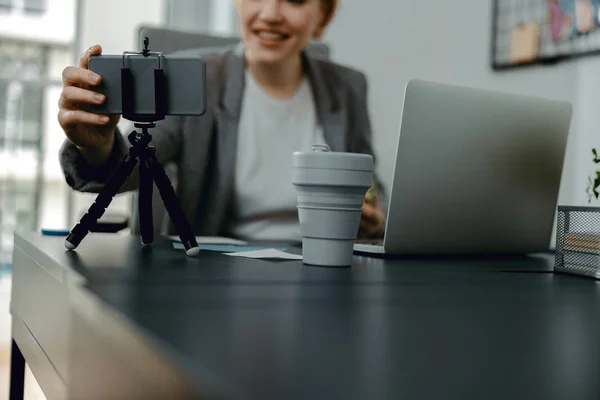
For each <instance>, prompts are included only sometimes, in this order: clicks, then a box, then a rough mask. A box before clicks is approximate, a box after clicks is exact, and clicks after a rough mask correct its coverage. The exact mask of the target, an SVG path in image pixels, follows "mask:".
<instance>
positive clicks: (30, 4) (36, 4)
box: [0, 0, 46, 14]
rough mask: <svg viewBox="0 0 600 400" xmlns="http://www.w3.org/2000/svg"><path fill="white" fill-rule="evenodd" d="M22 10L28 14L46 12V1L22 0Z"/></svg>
mask: <svg viewBox="0 0 600 400" xmlns="http://www.w3.org/2000/svg"><path fill="white" fill-rule="evenodd" d="M0 1H2V0H0ZM23 10H25V12H30V13H38V14H40V13H43V12H45V11H46V0H24V1H23Z"/></svg>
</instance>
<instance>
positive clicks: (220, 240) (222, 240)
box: [168, 236, 248, 246]
mask: <svg viewBox="0 0 600 400" xmlns="http://www.w3.org/2000/svg"><path fill="white" fill-rule="evenodd" d="M168 238H169V239H171V240H173V241H176V242H181V239H180V238H179V236H168ZM196 242H198V244H222V245H231V246H247V245H248V243H246V242H244V241H243V240H237V239H232V238H227V237H220V236H196Z"/></svg>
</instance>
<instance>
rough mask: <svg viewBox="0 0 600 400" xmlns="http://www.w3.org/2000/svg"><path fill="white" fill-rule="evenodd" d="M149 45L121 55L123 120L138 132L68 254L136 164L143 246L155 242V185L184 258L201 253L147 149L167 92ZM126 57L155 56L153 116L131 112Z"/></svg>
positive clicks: (131, 89)
mask: <svg viewBox="0 0 600 400" xmlns="http://www.w3.org/2000/svg"><path fill="white" fill-rule="evenodd" d="M148 42H149V41H148V38H145V39H144V45H145V49H144V50H143V51H142V52H141V53H129V52H125V53H123V68H122V69H121V85H122V88H121V89H122V92H121V93H122V107H123V118H125V119H128V120H130V121H135V123H134V127H135V128H140V129H141V132H138V131H136V130H135V129H134V130H133V131H132V132H131V133H130V134H129V136H128V137H127V138H128V140H129V142H130V143H131V147H130V148H129V152H128V154H127V155H125V157H123V160H122V161H121V164H119V167H118V169H117V171H116V172H115V173H114V175H113V176H112V177H111V178H110V179H109V180H108V181H107V182H106V184H105V185H104V187H103V189H102V191H101V192H100V193H99V194H98V196H97V197H96V200H95V201H94V203H93V204H92V205H91V206H90V208H89V209H88V211H87V213H86V214H85V215H84V216H83V217H82V218H81V220H80V221H79V223H78V224H77V225H76V226H75V227H74V228H73V230H72V231H71V232H70V233H69V235H68V236H67V239H66V240H65V246H66V247H67V249H69V250H73V249H75V248H76V247H77V246H79V244H80V243H81V241H82V240H83V239H84V238H85V236H86V235H87V234H88V233H89V232H90V229H91V228H92V227H93V226H94V225H95V224H96V222H97V221H98V219H99V218H100V217H102V215H103V214H104V212H105V211H106V208H107V207H108V206H109V205H110V203H111V201H112V199H113V198H114V196H115V195H116V194H117V193H118V192H119V189H120V188H121V186H123V184H124V183H125V181H126V180H127V178H128V177H129V175H130V174H131V173H132V171H133V169H134V168H135V166H136V165H137V164H138V163H139V166H138V170H139V196H138V213H139V221H140V234H141V238H142V243H144V244H150V243H152V241H153V239H154V229H153V224H152V189H153V188H152V184H153V182H155V183H156V187H157V188H158V190H159V193H160V196H161V198H162V200H163V203H164V205H165V208H166V209H167V212H168V213H169V216H170V218H171V220H172V221H173V224H174V226H175V229H176V230H177V233H178V234H179V237H180V239H181V242H182V244H183V245H184V246H185V250H186V254H187V255H189V256H195V255H197V254H198V253H199V251H200V249H199V248H198V243H197V242H196V238H195V236H194V233H193V232H192V228H191V226H190V223H189V222H188V220H187V218H186V216H185V213H184V212H183V210H182V209H181V206H180V204H179V202H178V200H177V195H176V194H175V190H174V189H173V186H172V185H171V181H170V180H169V177H168V176H167V174H166V172H165V170H164V168H163V167H162V165H161V164H160V161H159V160H158V158H157V157H156V149H155V148H154V147H152V146H150V142H151V141H152V135H150V133H149V132H148V129H150V128H154V127H155V126H156V121H158V120H161V119H164V118H165V113H166V92H165V78H164V71H163V70H162V68H161V66H160V57H161V53H151V52H150V51H149V50H148ZM125 54H142V55H143V56H144V57H148V56H149V55H152V54H156V55H158V69H155V70H154V94H155V98H154V99H155V112H154V113H153V114H135V113H134V111H133V110H134V107H133V105H134V87H133V79H134V77H133V74H132V72H131V70H130V69H129V68H125Z"/></svg>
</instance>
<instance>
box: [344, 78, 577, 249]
mask: <svg viewBox="0 0 600 400" xmlns="http://www.w3.org/2000/svg"><path fill="white" fill-rule="evenodd" d="M571 110H572V107H571V105H570V104H569V103H566V102H560V101H552V100H544V99H538V98H532V97H526V96H521V95H515V94H508V93H500V92H494V91H488V90H482V89H474V88H468V87H460V86H454V85H448V84H442V83H435V82H427V81H421V80H411V81H409V82H408V84H407V86H406V89H405V94H404V106H403V111H402V117H401V123H400V133H399V138H398V149H397V153H396V160H395V167H394V173H393V179H392V185H391V190H390V193H389V199H388V214H387V222H386V231H385V236H384V238H383V239H382V240H380V241H377V242H373V241H370V242H369V241H357V242H356V243H355V246H354V249H355V251H357V252H361V253H378V254H415V255H419V254H430V255H437V254H490V253H495V254H529V253H537V252H544V251H548V249H549V246H550V242H551V234H552V229H553V225H554V218H555V211H556V206H557V202H558V192H559V186H560V181H561V175H562V169H563V163H564V157H565V153H566V146H567V137H568V133H569V127H570V123H571V113H572V111H571Z"/></svg>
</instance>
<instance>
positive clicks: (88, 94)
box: [58, 86, 106, 109]
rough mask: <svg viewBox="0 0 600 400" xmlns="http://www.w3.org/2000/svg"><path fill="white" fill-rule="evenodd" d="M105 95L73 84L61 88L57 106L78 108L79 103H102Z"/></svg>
mask: <svg viewBox="0 0 600 400" xmlns="http://www.w3.org/2000/svg"><path fill="white" fill-rule="evenodd" d="M105 100H106V96H104V95H103V94H101V93H96V92H93V91H91V90H86V89H82V88H79V87H75V86H67V87H65V88H64V89H63V91H62V93H61V96H60V99H59V101H58V107H59V108H68V109H78V108H79V105H81V104H102V103H104V101H105Z"/></svg>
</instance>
